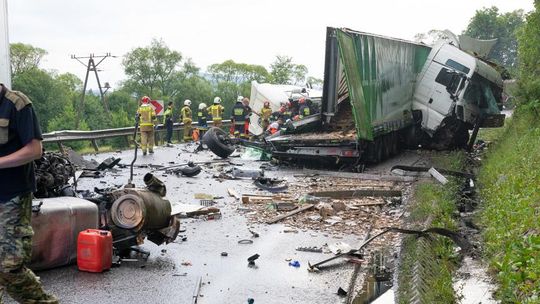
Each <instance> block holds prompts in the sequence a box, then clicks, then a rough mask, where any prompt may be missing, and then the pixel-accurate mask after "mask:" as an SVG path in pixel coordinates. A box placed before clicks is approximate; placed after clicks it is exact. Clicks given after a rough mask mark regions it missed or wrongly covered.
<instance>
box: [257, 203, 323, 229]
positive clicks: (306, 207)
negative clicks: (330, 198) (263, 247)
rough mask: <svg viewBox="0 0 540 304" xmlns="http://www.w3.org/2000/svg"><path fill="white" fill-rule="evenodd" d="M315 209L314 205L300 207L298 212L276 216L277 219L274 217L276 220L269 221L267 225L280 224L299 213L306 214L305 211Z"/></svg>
mask: <svg viewBox="0 0 540 304" xmlns="http://www.w3.org/2000/svg"><path fill="white" fill-rule="evenodd" d="M313 207H314V205H305V206H302V207H300V208H298V209H296V210H293V211H291V212H287V213H285V214H282V215H278V216H276V217H274V218H272V219H270V220H268V221H267V222H266V223H267V224H274V223H277V222H279V221H281V220H284V219H286V218H288V217H291V216H293V215H295V214H298V213H300V212H304V211H307V210H309V209H313Z"/></svg>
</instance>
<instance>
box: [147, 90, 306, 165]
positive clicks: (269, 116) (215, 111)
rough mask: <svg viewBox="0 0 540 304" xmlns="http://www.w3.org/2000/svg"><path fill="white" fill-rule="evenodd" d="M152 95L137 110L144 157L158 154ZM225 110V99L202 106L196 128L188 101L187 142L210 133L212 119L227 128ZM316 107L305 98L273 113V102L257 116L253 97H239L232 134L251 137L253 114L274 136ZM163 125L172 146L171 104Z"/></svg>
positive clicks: (182, 112) (184, 114)
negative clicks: (250, 104) (156, 151)
mask: <svg viewBox="0 0 540 304" xmlns="http://www.w3.org/2000/svg"><path fill="white" fill-rule="evenodd" d="M150 102H151V100H150V97H148V96H143V97H142V98H141V104H140V106H139V108H138V110H137V119H138V122H139V131H140V134H141V138H140V146H141V149H142V152H143V155H146V154H147V153H150V154H153V153H154V129H155V127H156V122H157V115H156V112H155V110H154V107H153V106H152V105H151V104H150ZM224 110H225V108H224V107H223V106H222V105H221V98H220V97H215V98H214V102H213V104H212V105H211V106H209V107H207V105H206V104H205V103H200V104H199V107H198V111H197V116H196V117H197V128H195V129H193V128H192V126H191V125H192V122H193V120H192V117H193V112H192V110H191V100H189V99H186V100H185V101H184V106H183V107H182V109H181V110H180V118H181V121H182V123H183V124H184V128H183V131H184V132H183V139H184V142H189V141H192V140H195V141H197V140H198V139H199V138H200V137H202V136H203V135H204V133H205V132H206V131H207V130H208V123H207V121H208V120H211V121H212V123H213V126H214V127H218V128H219V127H221V126H222V125H223V111H224ZM312 112H313V110H312V106H311V104H310V103H309V100H306V99H305V98H304V97H301V98H300V99H298V100H297V101H296V102H294V101H292V100H290V101H288V102H286V103H282V104H281V107H280V109H279V110H278V111H275V112H273V111H272V109H271V108H270V102H269V101H265V102H264V106H263V108H262V109H261V110H260V113H257V112H255V111H253V110H252V109H251V107H250V106H249V98H247V97H242V96H238V98H237V100H236V104H235V105H234V106H233V108H232V111H231V135H233V136H234V137H237V138H249V124H250V116H251V114H252V113H255V114H257V115H258V116H259V117H260V119H261V121H260V123H261V127H262V128H263V130H264V131H265V132H266V134H274V133H276V132H277V131H279V130H280V129H281V128H282V126H283V124H284V123H285V122H286V121H288V120H300V119H302V118H303V117H305V116H309V115H311V114H313V113H312ZM163 125H164V126H165V128H166V130H167V134H166V138H165V140H166V142H167V145H171V144H172V143H171V140H172V133H173V103H172V102H169V103H168V105H167V107H166V109H165V111H164V112H163Z"/></svg>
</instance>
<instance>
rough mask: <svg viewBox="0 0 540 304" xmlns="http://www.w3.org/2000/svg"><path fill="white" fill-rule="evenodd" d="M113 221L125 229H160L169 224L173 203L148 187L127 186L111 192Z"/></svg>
mask: <svg viewBox="0 0 540 304" xmlns="http://www.w3.org/2000/svg"><path fill="white" fill-rule="evenodd" d="M111 197H112V198H113V199H114V203H113V204H112V207H111V209H110V217H111V220H112V222H113V223H114V224H115V225H116V226H118V227H120V228H124V229H134V230H136V231H138V230H142V229H145V230H159V229H163V228H166V227H168V226H169V221H170V217H171V203H170V202H169V201H168V200H166V199H164V198H162V197H160V194H157V193H155V192H152V191H150V190H147V189H137V188H125V189H122V190H117V191H114V192H113V193H111Z"/></svg>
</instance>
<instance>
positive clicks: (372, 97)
mask: <svg viewBox="0 0 540 304" xmlns="http://www.w3.org/2000/svg"><path fill="white" fill-rule="evenodd" d="M397 59H399V60H397ZM494 66H495V65H494V64H493V63H491V62H489V61H486V60H483V59H481V58H478V57H475V56H473V55H471V53H470V52H467V51H466V50H462V49H460V48H459V41H452V42H448V41H441V42H439V43H437V44H436V45H434V46H433V47H429V46H427V45H424V44H418V43H414V42H409V41H404V40H400V39H394V38H387V37H383V36H378V35H373V34H368V33H363V32H357V31H353V30H350V29H338V28H331V27H329V28H327V34H326V55H325V73H324V75H325V78H324V85H323V96H322V100H321V104H320V111H319V112H320V114H315V115H312V116H308V117H305V118H304V119H302V120H299V121H289V122H287V123H285V124H284V126H283V128H282V130H281V131H280V132H278V133H277V134H274V135H271V136H265V134H264V133H260V132H259V133H257V134H259V136H258V137H259V138H260V141H259V142H258V143H254V142H248V141H246V140H236V139H233V140H231V139H229V138H228V136H227V135H226V134H223V133H224V132H219V131H218V130H211V131H209V132H207V134H206V135H205V137H204V141H205V143H206V144H207V146H208V148H210V150H212V151H213V152H214V153H215V154H216V155H218V156H220V157H227V156H229V155H230V154H231V153H233V151H234V147H232V145H233V144H243V145H246V146H256V147H259V148H264V149H265V150H266V151H268V152H270V153H271V154H272V156H273V157H274V158H279V159H285V160H287V159H297V160H298V159H313V158H315V159H318V160H327V161H328V163H335V164H341V163H353V164H360V163H377V162H380V161H381V160H384V159H386V158H388V157H390V156H392V155H395V154H397V153H398V152H399V150H401V149H403V148H412V149H415V148H418V147H419V146H421V147H424V148H429V149H435V150H444V149H452V148H455V147H458V148H465V147H469V148H470V147H472V143H474V141H475V138H476V134H477V131H478V129H479V128H481V127H500V126H502V125H503V124H504V117H505V115H504V114H501V113H500V109H501V108H502V90H503V80H502V78H501V75H500V73H499V72H498V71H497V70H496V69H495V67H494ZM257 85H258V84H253V85H252V97H253V96H255V97H258V96H259V95H261V93H259V92H258V91H257V88H258V87H259V86H260V85H258V86H257ZM259 99H261V98H258V99H257V98H254V100H255V101H256V102H257V100H259ZM260 102H261V101H259V103H260ZM271 105H272V106H273V107H274V109H273V110H277V109H276V108H275V107H276V102H273V103H271ZM260 107H261V105H258V104H254V105H253V108H254V109H257V108H260ZM252 121H257V119H252ZM255 129H256V128H250V131H252V132H254V131H255ZM259 129H260V128H259ZM469 130H474V131H473V133H472V136H469ZM259 131H260V130H259Z"/></svg>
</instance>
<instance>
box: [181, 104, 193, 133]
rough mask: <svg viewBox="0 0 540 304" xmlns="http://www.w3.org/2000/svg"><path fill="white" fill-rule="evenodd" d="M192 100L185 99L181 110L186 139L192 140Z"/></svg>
mask: <svg viewBox="0 0 540 304" xmlns="http://www.w3.org/2000/svg"><path fill="white" fill-rule="evenodd" d="M190 107H191V100H189V99H186V100H184V107H183V108H182V110H181V115H182V123H183V124H184V141H185V142H188V141H191V139H192V137H191V122H192V119H191V114H192V113H191V108H190Z"/></svg>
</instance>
